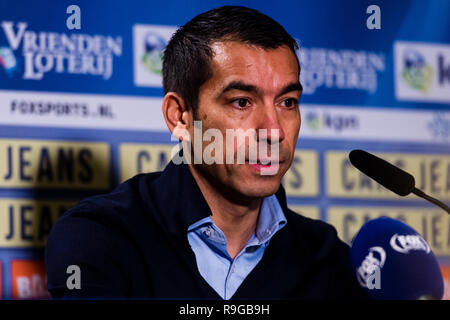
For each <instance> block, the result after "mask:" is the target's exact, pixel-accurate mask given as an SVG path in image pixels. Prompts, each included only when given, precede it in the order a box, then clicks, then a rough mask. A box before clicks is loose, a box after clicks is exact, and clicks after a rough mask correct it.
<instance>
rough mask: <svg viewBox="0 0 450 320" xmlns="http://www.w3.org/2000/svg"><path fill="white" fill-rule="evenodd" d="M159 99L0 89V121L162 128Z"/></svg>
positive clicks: (149, 129) (125, 128)
mask: <svg viewBox="0 0 450 320" xmlns="http://www.w3.org/2000/svg"><path fill="white" fill-rule="evenodd" d="M161 103H162V99H161V98H142V97H132V96H115V95H93V94H66V93H47V92H31V91H3V90H1V91H0V124H8V125H25V126H27V125H30V126H50V127H65V128H92V129H116V130H146V131H152V130H156V131H166V130H167V126H166V123H165V121H164V117H163V115H162V111H161V105H162V104H161Z"/></svg>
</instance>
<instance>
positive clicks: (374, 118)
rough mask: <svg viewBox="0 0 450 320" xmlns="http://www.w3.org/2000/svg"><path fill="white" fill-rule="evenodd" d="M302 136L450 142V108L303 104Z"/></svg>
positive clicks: (360, 139)
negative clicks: (412, 108) (445, 109)
mask: <svg viewBox="0 0 450 320" xmlns="http://www.w3.org/2000/svg"><path fill="white" fill-rule="evenodd" d="M300 109H301V114H302V126H301V130H300V139H301V138H302V137H303V138H316V139H337V140H343V139H344V140H359V141H364V140H368V141H392V142H426V143H440V144H442V143H445V142H447V143H450V132H447V131H448V130H449V129H450V112H449V111H439V112H436V111H416V110H399V109H396V110H390V109H387V108H367V107H352V108H349V107H336V106H323V105H301V106H300Z"/></svg>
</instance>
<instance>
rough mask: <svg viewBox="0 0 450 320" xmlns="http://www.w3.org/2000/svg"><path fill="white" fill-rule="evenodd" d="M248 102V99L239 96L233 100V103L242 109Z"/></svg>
mask: <svg viewBox="0 0 450 320" xmlns="http://www.w3.org/2000/svg"><path fill="white" fill-rule="evenodd" d="M248 102H249V101H248V99H245V98H239V99H236V100H234V101H233V105H234V106H235V107H237V108H241V109H243V108H245V107H247V106H248Z"/></svg>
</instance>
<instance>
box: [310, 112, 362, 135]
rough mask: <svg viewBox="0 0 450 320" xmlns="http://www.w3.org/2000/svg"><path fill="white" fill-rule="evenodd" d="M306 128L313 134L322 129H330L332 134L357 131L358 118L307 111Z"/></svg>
mask: <svg viewBox="0 0 450 320" xmlns="http://www.w3.org/2000/svg"><path fill="white" fill-rule="evenodd" d="M305 118H306V126H307V127H308V129H310V130H311V131H314V132H318V131H320V130H321V129H322V128H323V129H331V130H332V131H334V132H342V131H344V130H356V129H359V121H358V118H357V117H355V116H352V115H342V114H336V113H329V112H323V113H319V112H316V111H308V112H307V113H306V115H305Z"/></svg>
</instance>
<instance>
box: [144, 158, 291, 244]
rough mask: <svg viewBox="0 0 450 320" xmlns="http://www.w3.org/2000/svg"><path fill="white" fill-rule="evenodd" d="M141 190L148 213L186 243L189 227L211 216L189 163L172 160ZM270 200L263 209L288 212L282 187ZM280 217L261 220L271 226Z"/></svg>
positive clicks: (150, 177)
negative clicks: (175, 162) (278, 208)
mask: <svg viewBox="0 0 450 320" xmlns="http://www.w3.org/2000/svg"><path fill="white" fill-rule="evenodd" d="M139 188H140V191H141V195H142V197H143V198H144V200H145V202H146V203H147V204H148V206H149V212H150V213H151V214H152V215H153V216H154V218H155V219H157V221H159V223H160V225H161V226H162V227H163V228H165V229H166V230H167V232H169V233H170V234H171V235H172V236H174V237H178V238H179V239H182V240H183V241H185V240H186V231H187V230H188V227H189V226H191V225H192V224H193V223H195V222H198V221H199V220H201V219H204V218H206V217H209V216H210V215H212V212H211V209H210V208H209V206H208V204H207V202H206V200H205V198H204V197H203V194H202V192H201V191H200V188H199V187H198V185H197V182H196V181H195V179H194V177H193V176H192V174H191V172H190V171H189V168H188V165H187V164H184V163H181V164H179V165H177V164H174V163H173V161H170V162H169V163H168V165H167V166H166V168H165V169H164V171H162V172H161V173H157V174H151V173H150V174H146V179H144V180H143V181H142V183H141V185H140V186H139ZM271 197H273V200H269V203H268V204H265V202H266V201H263V207H266V206H267V207H269V208H272V209H274V208H277V207H280V208H281V209H282V210H281V213H283V212H287V203H286V193H285V191H284V188H283V187H282V186H281V185H280V187H279V189H278V191H277V192H276V194H275V195H272V196H271ZM275 197H276V198H275ZM274 200H278V201H274ZM277 203H278V206H277ZM265 210H266V209H264V210H263V211H265ZM270 211H272V210H270ZM275 211H278V210H275ZM263 216H265V214H263ZM277 217H280V214H279V213H277V214H274V215H273V218H271V219H268V220H266V219H265V218H264V219H260V220H261V224H263V223H264V225H265V226H269V225H271V221H272V220H274V221H281V220H279V219H278V218H277ZM266 221H268V222H266ZM272 234H273V233H272ZM186 241H187V240H186Z"/></svg>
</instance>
